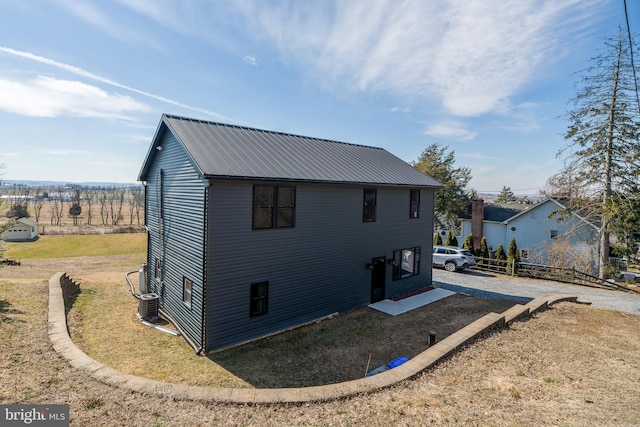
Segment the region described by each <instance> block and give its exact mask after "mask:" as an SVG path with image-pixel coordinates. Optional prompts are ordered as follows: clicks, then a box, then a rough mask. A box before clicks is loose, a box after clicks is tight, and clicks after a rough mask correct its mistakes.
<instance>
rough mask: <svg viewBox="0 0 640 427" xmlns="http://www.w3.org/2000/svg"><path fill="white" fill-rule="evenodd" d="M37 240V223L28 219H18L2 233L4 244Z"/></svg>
mask: <svg viewBox="0 0 640 427" xmlns="http://www.w3.org/2000/svg"><path fill="white" fill-rule="evenodd" d="M37 238H38V223H37V222H35V221H33V220H30V219H29V218H18V219H17V220H16V221H15V223H14V224H13V226H11V227H9V228H8V229H7V230H6V231H5V233H4V241H5V242H29V241H32V240H36V239H37Z"/></svg>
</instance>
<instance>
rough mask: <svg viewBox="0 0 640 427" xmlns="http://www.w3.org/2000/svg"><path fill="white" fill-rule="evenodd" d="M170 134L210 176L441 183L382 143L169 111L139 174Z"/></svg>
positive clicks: (144, 177) (195, 164) (143, 177)
mask: <svg viewBox="0 0 640 427" xmlns="http://www.w3.org/2000/svg"><path fill="white" fill-rule="evenodd" d="M167 130H170V131H171V133H172V134H173V135H174V136H175V137H176V138H177V139H178V141H180V143H181V144H182V145H183V146H184V148H185V149H186V151H187V153H188V154H189V156H190V157H191V160H192V161H193V163H194V166H195V167H196V169H197V170H198V171H199V173H200V174H201V175H202V176H203V177H205V178H215V177H219V178H243V179H264V180H293V181H310V182H332V183H360V184H382V185H384V184H391V185H408V186H421V187H441V186H442V184H440V183H439V182H438V181H436V180H435V179H433V178H431V177H429V176H427V175H425V174H423V173H421V172H420V171H418V170H417V169H415V168H414V167H412V166H411V165H409V164H408V163H406V162H405V161H403V160H401V159H399V158H398V157H396V156H394V155H392V154H391V153H389V152H388V151H386V150H384V149H382V148H376V147H368V146H364V145H355V144H348V143H344V142H337V141H329V140H325V139H319V138H311V137H306V136H298V135H290V134H286V133H281V132H273V131H268V130H260V129H252V128H247V127H241V126H235V125H229V124H223V123H215V122H209V121H203V120H195V119H189V118H186V117H179V116H173V115H167V114H164V115H163V116H162V119H161V121H160V124H159V125H158V128H157V130H156V134H155V136H154V139H153V144H152V145H151V148H150V149H149V152H148V153H147V157H146V159H145V162H144V164H143V167H142V170H141V171H140V175H139V177H138V179H139V180H140V181H145V180H146V176H147V173H148V171H149V167H150V165H151V163H152V160H153V156H154V155H155V154H156V152H157V150H156V147H158V146H159V145H160V144H161V142H162V138H163V136H164V133H165V132H166V131H167Z"/></svg>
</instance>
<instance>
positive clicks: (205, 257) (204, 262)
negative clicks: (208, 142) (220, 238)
mask: <svg viewBox="0 0 640 427" xmlns="http://www.w3.org/2000/svg"><path fill="white" fill-rule="evenodd" d="M211 184H212V182H211V181H210V180H209V179H207V180H206V182H205V184H204V212H203V215H202V218H203V227H202V228H203V230H202V234H203V235H202V241H203V245H202V246H203V247H202V314H201V316H202V336H201V338H200V342H201V343H202V347H201V350H202V348H203V347H204V348H206V347H207V329H208V328H207V326H208V323H207V288H208V282H207V278H208V276H209V275H208V273H209V263H208V255H209V216H208V213H209V191H210V188H211Z"/></svg>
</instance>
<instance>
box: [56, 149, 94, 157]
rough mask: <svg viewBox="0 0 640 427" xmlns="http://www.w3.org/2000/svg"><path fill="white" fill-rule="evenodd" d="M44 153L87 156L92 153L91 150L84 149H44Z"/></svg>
mask: <svg viewBox="0 0 640 427" xmlns="http://www.w3.org/2000/svg"><path fill="white" fill-rule="evenodd" d="M44 153H45V154H46V155H48V156H65V157H69V156H87V155H92V154H93V153H91V152H90V151H84V150H44Z"/></svg>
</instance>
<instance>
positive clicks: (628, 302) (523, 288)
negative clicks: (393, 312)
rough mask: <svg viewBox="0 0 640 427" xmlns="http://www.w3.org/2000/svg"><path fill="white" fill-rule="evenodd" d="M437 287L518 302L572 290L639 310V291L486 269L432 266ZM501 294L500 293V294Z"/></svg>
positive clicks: (606, 304) (596, 302)
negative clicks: (456, 270) (602, 287)
mask: <svg viewBox="0 0 640 427" xmlns="http://www.w3.org/2000/svg"><path fill="white" fill-rule="evenodd" d="M433 281H434V282H435V283H436V284H437V285H438V287H441V288H445V289H449V290H452V291H455V292H459V293H464V294H469V295H473V296H479V297H483V298H505V296H506V297H507V298H508V299H513V300H514V301H517V302H526V301H529V300H530V299H533V298H537V297H543V296H547V295H551V294H573V295H577V296H578V299H579V300H581V301H589V302H591V303H592V304H593V306H594V307H602V308H608V309H612V310H618V311H625V312H629V313H634V314H640V294H636V293H630V292H622V291H610V290H606V289H598V288H590V287H587V286H580V285H571V284H568V283H561V282H554V281H552V280H538V279H528V278H524V277H511V276H507V275H501V274H494V273H490V272H484V271H475V270H467V271H465V272H448V271H444V270H440V269H436V268H434V269H433ZM498 294H499V295H498Z"/></svg>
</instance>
